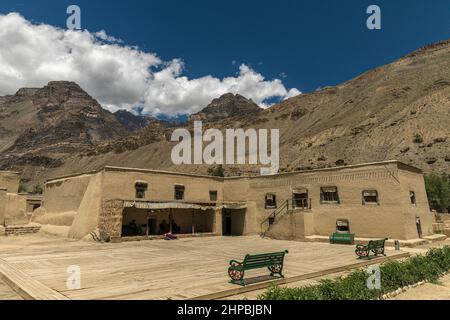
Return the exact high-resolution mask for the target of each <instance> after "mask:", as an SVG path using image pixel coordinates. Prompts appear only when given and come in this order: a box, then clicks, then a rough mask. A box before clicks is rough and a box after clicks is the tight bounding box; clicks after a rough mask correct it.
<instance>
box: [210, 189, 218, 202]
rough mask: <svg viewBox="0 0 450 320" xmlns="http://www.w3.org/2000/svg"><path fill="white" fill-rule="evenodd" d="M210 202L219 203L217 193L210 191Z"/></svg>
mask: <svg viewBox="0 0 450 320" xmlns="http://www.w3.org/2000/svg"><path fill="white" fill-rule="evenodd" d="M209 200H210V201H217V191H210V192H209Z"/></svg>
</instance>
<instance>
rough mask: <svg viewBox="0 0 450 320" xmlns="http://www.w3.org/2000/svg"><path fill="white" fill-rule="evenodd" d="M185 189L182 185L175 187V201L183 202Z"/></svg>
mask: <svg viewBox="0 0 450 320" xmlns="http://www.w3.org/2000/svg"><path fill="white" fill-rule="evenodd" d="M184 190H185V187H184V186H182V185H176V186H175V200H184Z"/></svg>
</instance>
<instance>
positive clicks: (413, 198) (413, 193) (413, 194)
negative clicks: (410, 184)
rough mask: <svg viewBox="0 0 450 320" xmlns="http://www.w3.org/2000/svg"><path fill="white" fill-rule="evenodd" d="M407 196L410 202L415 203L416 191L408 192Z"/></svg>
mask: <svg viewBox="0 0 450 320" xmlns="http://www.w3.org/2000/svg"><path fill="white" fill-rule="evenodd" d="M409 198H410V199H411V204H413V205H416V204H417V201H416V193H415V192H414V191H410V192H409Z"/></svg>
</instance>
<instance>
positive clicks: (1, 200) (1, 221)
mask: <svg viewBox="0 0 450 320" xmlns="http://www.w3.org/2000/svg"><path fill="white" fill-rule="evenodd" d="M5 216H6V189H1V188H0V227H3V226H5Z"/></svg>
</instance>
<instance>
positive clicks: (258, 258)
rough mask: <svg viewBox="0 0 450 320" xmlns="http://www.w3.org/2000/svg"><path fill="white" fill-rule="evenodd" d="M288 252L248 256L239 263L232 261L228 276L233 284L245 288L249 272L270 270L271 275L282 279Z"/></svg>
mask: <svg viewBox="0 0 450 320" xmlns="http://www.w3.org/2000/svg"><path fill="white" fill-rule="evenodd" d="M287 253H288V251H287V250H286V251H283V252H274V253H264V254H255V255H250V254H248V255H246V256H245V258H244V261H242V262H239V261H236V260H231V261H230V267H229V268H228V275H229V276H230V278H231V281H230V282H231V283H234V284H239V285H242V286H245V282H244V274H245V271H247V270H252V269H261V268H268V269H269V271H270V275H271V276H274V275H275V274H278V275H279V276H280V277H281V278H284V276H283V265H284V256H285V255H286V254H287Z"/></svg>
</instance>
